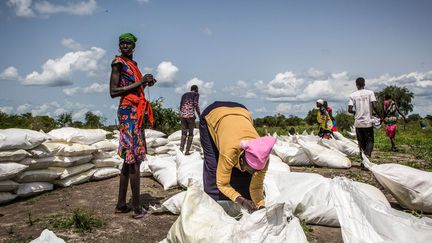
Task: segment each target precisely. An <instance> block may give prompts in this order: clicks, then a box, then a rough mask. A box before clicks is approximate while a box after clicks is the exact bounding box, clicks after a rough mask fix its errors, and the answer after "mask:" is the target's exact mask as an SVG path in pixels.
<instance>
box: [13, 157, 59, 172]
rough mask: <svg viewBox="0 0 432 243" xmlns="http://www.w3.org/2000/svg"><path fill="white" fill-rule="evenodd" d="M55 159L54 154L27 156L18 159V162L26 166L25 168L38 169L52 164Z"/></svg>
mask: <svg viewBox="0 0 432 243" xmlns="http://www.w3.org/2000/svg"><path fill="white" fill-rule="evenodd" d="M55 160H56V158H55V157H54V156H51V157H42V158H31V157H29V158H25V159H23V160H21V161H19V163H20V164H22V165H26V166H28V168H27V169H26V170H39V169H46V168H48V167H49V166H51V165H53V164H54V161H55Z"/></svg>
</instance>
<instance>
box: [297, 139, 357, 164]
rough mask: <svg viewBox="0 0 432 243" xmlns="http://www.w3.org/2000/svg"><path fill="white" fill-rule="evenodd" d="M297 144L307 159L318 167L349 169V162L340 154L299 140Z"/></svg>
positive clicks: (313, 143)
mask: <svg viewBox="0 0 432 243" xmlns="http://www.w3.org/2000/svg"><path fill="white" fill-rule="evenodd" d="M298 143H299V144H300V146H302V148H303V149H304V151H305V153H306V154H307V155H308V157H309V159H310V160H311V161H312V162H313V163H314V164H316V165H318V166H322V167H328V168H339V169H347V168H350V167H351V161H350V160H349V159H348V158H347V157H345V156H343V155H341V154H340V153H336V152H335V151H333V150H330V149H328V148H325V147H323V146H321V145H319V144H317V143H315V142H307V141H303V140H301V139H299V140H298Z"/></svg>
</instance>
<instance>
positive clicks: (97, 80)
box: [0, 0, 432, 124]
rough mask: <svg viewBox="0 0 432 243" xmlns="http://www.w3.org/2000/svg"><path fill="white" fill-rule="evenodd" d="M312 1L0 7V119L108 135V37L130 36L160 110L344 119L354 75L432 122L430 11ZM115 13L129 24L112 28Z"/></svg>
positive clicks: (112, 47)
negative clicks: (216, 105)
mask: <svg viewBox="0 0 432 243" xmlns="http://www.w3.org/2000/svg"><path fill="white" fill-rule="evenodd" d="M312 2H313V3H314V4H312V5H308V4H305V3H286V2H284V1H275V2H272V3H271V4H270V3H268V4H266V3H263V2H261V1H257V2H254V1H252V2H250V3H249V4H245V3H241V1H240V2H237V3H231V2H229V1H220V2H218V3H202V2H200V1H184V2H183V3H177V2H175V3H174V2H172V3H168V2H163V1H156V0H154V1H150V0H148V1H143V0H141V1H138V0H131V1H126V2H125V3H124V5H117V4H115V3H106V2H104V1H96V0H87V1H68V3H64V2H62V3H59V2H57V1H47V0H44V1H37V0H35V1H32V0H8V1H6V2H2V3H1V6H0V19H1V21H0V26H1V27H2V29H4V30H5V31H6V32H7V33H8V35H7V36H5V37H4V38H2V40H1V42H2V45H1V47H0V48H1V50H2V53H4V56H5V57H7V58H3V59H2V60H1V61H0V86H1V91H0V92H1V98H0V111H3V112H6V113H14V114H21V113H26V112H32V113H33V114H34V115H49V116H52V117H55V116H58V115H59V114H61V113H64V112H71V113H72V114H73V119H74V120H82V119H83V118H84V115H85V113H86V112H87V111H91V112H93V113H95V114H98V115H101V116H103V117H105V118H106V119H107V124H114V121H115V119H116V109H117V106H118V99H111V98H110V97H109V75H110V70H111V69H110V63H111V60H112V58H113V57H114V56H115V55H116V54H118V46H117V38H118V35H119V34H120V33H122V32H127V31H130V32H133V33H134V34H136V35H137V37H138V42H137V47H136V50H135V54H134V59H135V60H136V61H137V62H138V64H139V67H140V69H141V71H142V72H143V73H152V74H153V75H154V76H155V77H156V78H157V80H158V83H157V84H156V85H155V86H153V87H151V88H150V89H147V90H146V96H147V97H148V98H149V99H151V100H153V99H156V98H159V97H162V98H163V99H164V106H165V107H169V108H173V109H177V108H178V105H179V102H180V97H181V95H182V93H184V92H186V91H188V90H189V89H190V86H191V85H193V84H196V85H198V86H199V91H200V105H201V109H204V108H205V106H207V105H208V104H210V103H212V102H213V101H216V100H232V101H236V102H240V103H243V104H244V105H245V106H246V107H248V108H249V110H250V111H251V112H252V114H253V117H254V118H258V117H263V116H266V115H274V114H276V113H281V114H284V115H286V116H289V115H296V116H299V117H304V116H305V115H306V114H307V112H308V111H309V110H310V109H312V108H313V106H314V105H315V100H316V99H318V98H324V99H326V100H328V101H329V104H330V105H331V106H332V107H333V108H334V110H336V111H337V110H342V109H346V108H347V102H348V97H349V95H350V93H351V92H353V91H355V89H356V88H355V83H354V80H355V79H356V78H357V77H359V76H362V77H364V78H365V79H366V88H367V89H371V90H373V91H380V90H382V89H383V88H384V87H385V86H389V85H396V86H400V87H402V86H403V87H406V88H408V89H409V90H410V91H412V92H413V93H414V96H415V98H414V101H413V104H414V110H413V112H412V114H414V113H418V114H420V115H422V116H425V115H427V114H432V108H431V107H432V99H431V98H432V92H430V91H429V89H430V88H432V56H431V55H430V53H432V46H431V45H430V43H432V34H431V32H430V29H432V28H431V27H432V21H431V18H432V17H431V16H430V15H429V14H428V11H427V9H429V10H430V9H432V8H431V7H432V3H429V2H427V1H412V2H409V3H408V2H401V3H400V4H399V5H397V4H392V3H393V2H392V1H380V2H379V3H378V2H375V1H365V2H363V3H345V2H340V1H329V2H327V4H323V3H321V2H319V1H312ZM396 5H397V6H396ZM168 7H169V8H168ZM171 8H173V9H171ZM175 10H179V11H180V10H181V11H180V12H181V13H179V11H175ZM220 11H224V18H223V19H221V18H220V16H219V15H217V13H218V12H220ZM357 11H359V12H362V13H367V14H366V15H365V16H362V17H361V18H360V17H359V16H357V15H356V13H357ZM401 11H402V12H401ZM114 13H118V14H123V13H124V14H127V15H128V17H129V18H132V19H135V20H136V21H135V23H134V25H133V26H130V25H129V23H128V22H127V21H125V22H124V23H122V21H116V20H117V19H116V16H117V15H118V14H114ZM302 13H311V14H310V15H307V16H306V15H304V14H302ZM256 16H260V17H263V16H266V18H264V17H263V18H256ZM362 19H363V20H362ZM350 21H351V22H350ZM59 26H60V27H59Z"/></svg>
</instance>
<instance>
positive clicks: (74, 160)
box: [52, 154, 93, 167]
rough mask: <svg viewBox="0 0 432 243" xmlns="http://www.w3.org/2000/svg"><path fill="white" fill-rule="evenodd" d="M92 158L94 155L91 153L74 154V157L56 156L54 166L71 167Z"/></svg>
mask: <svg viewBox="0 0 432 243" xmlns="http://www.w3.org/2000/svg"><path fill="white" fill-rule="evenodd" d="M92 158H93V156H92V155H91V154H89V155H82V156H74V157H65V156H55V157H54V161H53V163H52V166H56V167H69V166H75V165H81V164H85V163H88V162H90V160H91V159H92Z"/></svg>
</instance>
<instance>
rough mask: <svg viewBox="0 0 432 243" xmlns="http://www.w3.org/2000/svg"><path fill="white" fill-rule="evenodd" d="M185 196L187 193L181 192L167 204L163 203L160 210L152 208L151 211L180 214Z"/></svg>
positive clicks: (167, 201) (166, 202)
mask: <svg viewBox="0 0 432 243" xmlns="http://www.w3.org/2000/svg"><path fill="white" fill-rule="evenodd" d="M185 196H186V191H183V192H179V193H177V194H175V195H174V196H172V197H170V198H169V199H168V200H166V201H165V202H163V203H162V205H161V206H160V207H159V208H158V207H155V206H150V209H151V211H152V213H163V212H170V213H172V214H180V211H181V206H182V204H183V200H184V198H185Z"/></svg>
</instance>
